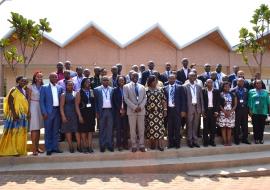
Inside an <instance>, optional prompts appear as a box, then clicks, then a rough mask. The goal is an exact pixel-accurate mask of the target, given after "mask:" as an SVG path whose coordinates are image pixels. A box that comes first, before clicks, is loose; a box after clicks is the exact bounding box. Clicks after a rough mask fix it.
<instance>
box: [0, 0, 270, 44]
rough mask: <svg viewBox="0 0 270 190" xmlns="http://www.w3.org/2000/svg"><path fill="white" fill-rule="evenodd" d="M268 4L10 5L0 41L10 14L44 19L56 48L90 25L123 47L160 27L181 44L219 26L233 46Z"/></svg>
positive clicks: (88, 0)
mask: <svg viewBox="0 0 270 190" xmlns="http://www.w3.org/2000/svg"><path fill="white" fill-rule="evenodd" d="M262 3H265V4H268V5H269V6H270V0H185V1H183V0H134V1H131V0H46V1H45V0H8V1H6V2H5V3H4V4H2V5H1V6H0V37H2V36H4V35H5V34H6V33H7V32H8V31H9V23H8V21H7V19H8V18H9V17H10V12H11V11H14V12H18V13H20V14H23V15H24V16H26V17H28V18H32V19H34V20H38V19H39V18H43V17H47V18H48V20H49V21H50V23H51V26H52V28H53V31H52V32H51V33H50V34H49V36H51V37H52V38H53V39H56V40H57V41H59V42H60V43H63V42H65V41H66V40H67V39H68V38H69V37H70V36H72V35H74V34H75V33H76V32H78V31H79V30H80V29H81V28H82V27H83V26H85V25H86V24H87V23H89V22H90V21H94V22H95V23H96V24H97V25H98V26H100V27H101V28H102V29H103V30H104V31H106V32H107V33H109V34H110V35H111V36H112V37H113V38H115V39H117V41H119V42H120V43H121V44H125V43H127V42H128V41H129V40H131V39H132V38H134V37H135V36H137V35H139V34H140V33H142V32H143V31H145V30H146V29H147V28H149V27H151V26H152V25H154V24H156V23H159V24H160V25H161V26H162V27H163V28H164V29H165V30H166V32H167V33H168V34H170V36H171V37H172V38H173V39H174V40H175V41H176V42H177V43H178V44H180V45H184V44H186V43H188V42H190V41H192V40H194V39H195V38H197V37H198V36H200V35H202V34H204V33H206V32H207V31H209V30H211V29H213V28H215V27H217V26H218V27H219V28H220V29H221V31H222V32H223V34H224V36H225V37H226V39H227V40H228V41H229V43H230V44H231V45H232V46H233V45H235V44H237V43H238V31H239V29H240V28H241V26H246V27H250V23H249V20H250V19H251V16H252V14H253V11H254V10H255V9H256V8H257V7H258V6H259V5H260V4H262Z"/></svg>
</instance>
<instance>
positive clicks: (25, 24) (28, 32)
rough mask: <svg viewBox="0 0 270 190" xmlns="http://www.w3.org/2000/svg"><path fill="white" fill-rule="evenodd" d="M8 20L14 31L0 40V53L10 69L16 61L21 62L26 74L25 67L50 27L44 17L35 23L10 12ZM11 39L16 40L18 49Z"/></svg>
mask: <svg viewBox="0 0 270 190" xmlns="http://www.w3.org/2000/svg"><path fill="white" fill-rule="evenodd" d="M8 21H9V23H10V24H11V28H12V29H13V31H14V32H13V35H12V37H10V38H7V39H2V40H0V49H1V53H2V54H3V56H4V59H5V61H6V63H7V64H9V65H10V67H11V68H12V70H15V66H16V65H17V63H22V64H23V65H24V74H25V75H26V69H27V67H28V65H29V64H30V63H31V61H32V59H33V57H34V55H35V53H36V51H37V49H38V47H39V46H40V44H41V42H42V40H43V35H44V32H47V33H48V32H51V31H52V29H51V27H50V23H49V22H48V21H47V19H46V18H44V19H40V20H39V23H36V22H35V21H33V20H31V19H27V18H25V17H23V16H22V15H20V14H18V13H14V12H11V18H10V19H8ZM11 40H18V42H19V48H20V51H18V50H17V48H16V47H15V46H14V45H12V43H11ZM27 50H29V51H27Z"/></svg>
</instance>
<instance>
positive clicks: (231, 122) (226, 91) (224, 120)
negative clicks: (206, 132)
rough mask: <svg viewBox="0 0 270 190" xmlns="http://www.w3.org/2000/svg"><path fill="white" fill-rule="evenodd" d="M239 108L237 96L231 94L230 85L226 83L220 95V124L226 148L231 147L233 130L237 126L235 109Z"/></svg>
mask: <svg viewBox="0 0 270 190" xmlns="http://www.w3.org/2000/svg"><path fill="white" fill-rule="evenodd" d="M236 106H237V98H236V96H235V95H234V94H233V93H231V92H230V83H229V82H224V83H223V86H222V92H221V94H220V115H219V118H218V124H219V126H220V128H221V135H222V139H223V143H224V146H231V145H232V142H231V136H232V128H234V126H235V108H236Z"/></svg>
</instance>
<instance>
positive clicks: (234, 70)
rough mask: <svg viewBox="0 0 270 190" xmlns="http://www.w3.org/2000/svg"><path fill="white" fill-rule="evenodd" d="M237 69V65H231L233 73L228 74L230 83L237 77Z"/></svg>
mask: <svg viewBox="0 0 270 190" xmlns="http://www.w3.org/2000/svg"><path fill="white" fill-rule="evenodd" d="M238 71H239V66H238V65H234V66H233V73H232V74H230V75H229V82H230V83H231V84H232V82H233V81H234V80H235V79H237V73H238Z"/></svg>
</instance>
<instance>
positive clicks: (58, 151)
mask: <svg viewBox="0 0 270 190" xmlns="http://www.w3.org/2000/svg"><path fill="white" fill-rule="evenodd" d="M52 152H54V153H63V151H62V150H59V149H58V150H54V151H52Z"/></svg>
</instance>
